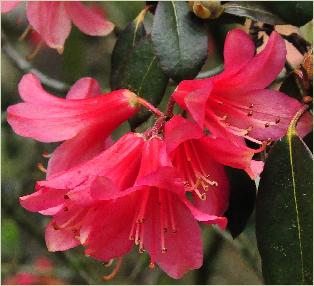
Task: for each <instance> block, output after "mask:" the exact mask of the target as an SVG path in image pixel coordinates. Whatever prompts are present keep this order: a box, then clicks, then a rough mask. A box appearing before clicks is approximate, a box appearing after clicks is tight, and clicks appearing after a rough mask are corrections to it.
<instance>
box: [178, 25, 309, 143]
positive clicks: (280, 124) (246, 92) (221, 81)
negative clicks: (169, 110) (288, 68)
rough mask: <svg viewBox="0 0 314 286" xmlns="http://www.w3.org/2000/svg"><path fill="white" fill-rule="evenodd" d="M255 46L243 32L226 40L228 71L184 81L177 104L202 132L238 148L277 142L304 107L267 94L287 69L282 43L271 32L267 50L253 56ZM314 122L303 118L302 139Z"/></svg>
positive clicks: (275, 93) (236, 31)
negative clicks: (264, 142) (206, 129)
mask: <svg viewBox="0 0 314 286" xmlns="http://www.w3.org/2000/svg"><path fill="white" fill-rule="evenodd" d="M254 52H255V46H254V43H253V41H252V40H251V39H250V37H249V36H248V35H247V34H246V33H245V32H244V31H242V30H240V29H234V30H232V31H230V32H229V33H228V35H227V38H226V41H225V47H224V62H225V70H224V71H223V72H222V73H221V74H219V75H216V76H213V77H211V78H207V79H199V80H184V81H182V82H181V83H180V84H179V85H178V87H177V89H176V90H175V92H174V93H173V98H174V99H175V101H176V102H177V103H178V104H179V105H180V106H181V107H182V108H183V109H186V110H188V111H189V113H190V114H191V116H192V117H193V119H194V120H195V121H196V122H197V123H198V124H199V126H200V127H206V128H208V130H209V131H210V132H211V133H212V134H213V135H214V136H217V137H222V138H226V139H228V140H230V141H231V142H233V143H234V144H235V145H238V146H241V145H243V144H244V141H243V139H242V138H246V139H249V140H251V141H253V142H256V143H261V142H260V141H261V140H277V139H279V138H281V137H282V136H284V134H285V133H286V130H287V127H288V125H289V123H290V121H291V119H292V117H293V116H294V115H295V114H296V112H297V111H298V110H299V109H300V107H301V103H300V102H298V101H297V100H296V99H293V98H291V97H289V96H287V95H285V94H283V93H281V92H278V91H274V90H268V89H265V88H266V87H267V86H268V85H270V84H271V82H272V81H273V80H274V79H275V78H276V76H277V75H278V74H279V72H280V71H281V70H282V69H283V67H284V63H285V58H286V48H285V42H284V40H283V39H282V38H281V37H280V36H279V34H278V33H276V32H273V33H272V34H271V36H270V38H269V40H268V43H267V45H266V47H265V48H264V50H263V51H262V52H260V53H259V54H257V55H255V56H254ZM311 126H312V116H311V115H310V114H309V113H306V114H304V116H303V118H302V119H301V120H300V122H299V124H298V131H299V134H300V135H302V136H304V135H305V134H306V133H308V132H309V131H310V130H311Z"/></svg>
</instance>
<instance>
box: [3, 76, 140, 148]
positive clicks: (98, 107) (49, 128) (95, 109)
mask: <svg viewBox="0 0 314 286" xmlns="http://www.w3.org/2000/svg"><path fill="white" fill-rule="evenodd" d="M19 92H20V94H21V97H22V99H24V101H25V102H24V103H19V104H16V105H13V106H10V107H9V108H8V122H9V124H10V125H11V126H12V128H13V130H14V131H15V132H16V133H17V134H19V135H21V136H25V137H31V138H34V139H36V140H39V141H42V142H57V141H62V140H67V139H71V138H73V137H75V136H76V135H77V134H78V133H79V132H80V131H81V130H83V129H86V128H90V127H91V126H99V127H102V128H103V132H106V133H107V134H109V133H110V132H112V131H113V129H115V128H116V127H117V126H118V125H119V124H121V123H122V122H123V121H125V120H126V119H128V118H129V117H130V116H132V115H133V114H135V113H136V112H137V110H138V109H137V107H136V106H134V105H133V104H132V102H130V100H132V99H133V98H134V96H135V95H134V93H132V92H130V91H128V90H125V89H121V90H117V91H113V92H111V93H109V94H103V95H101V96H95V97H91V98H86V99H80V100H78V99H76V100H71V99H63V98H58V97H55V96H53V95H51V94H49V93H47V92H45V91H44V90H43V88H42V86H41V84H40V82H39V80H38V79H37V78H36V77H35V76H34V75H32V74H27V75H25V76H24V77H23V78H22V80H21V82H20V84H19Z"/></svg>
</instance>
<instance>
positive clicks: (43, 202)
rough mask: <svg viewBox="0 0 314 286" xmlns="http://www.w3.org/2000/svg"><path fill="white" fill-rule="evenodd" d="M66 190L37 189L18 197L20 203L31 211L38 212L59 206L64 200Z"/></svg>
mask: <svg viewBox="0 0 314 286" xmlns="http://www.w3.org/2000/svg"><path fill="white" fill-rule="evenodd" d="M67 192H68V190H57V189H52V190H39V191H37V192H35V193H32V194H31V195H26V196H23V197H20V204H21V206H22V207H23V208H25V209H27V210H28V211H31V212H38V211H42V210H47V209H50V208H53V207H56V206H59V205H60V204H62V203H63V202H64V197H63V196H64V195H65V194H66V193H67Z"/></svg>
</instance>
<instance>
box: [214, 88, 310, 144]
mask: <svg viewBox="0 0 314 286" xmlns="http://www.w3.org/2000/svg"><path fill="white" fill-rule="evenodd" d="M209 103H210V107H211V108H212V109H213V110H215V112H216V113H218V114H224V115H226V116H227V118H228V119H227V122H228V123H229V124H231V126H235V127H237V128H240V129H244V130H245V129H247V130H250V131H249V133H248V135H249V136H250V137H253V138H256V139H259V140H267V139H272V140H278V139H279V138H281V137H283V136H284V135H285V134H286V131H287V128H288V125H289V123H290V121H291V120H292V118H293V116H294V115H295V114H296V113H297V111H298V110H299V109H300V108H301V107H302V104H301V103H300V102H299V101H297V100H296V99H294V98H292V97H289V96H287V95H286V94H284V93H281V92H279V91H275V90H267V89H264V90H255V91H250V92H246V93H240V94H238V95H237V96H234V95H227V94H225V95H224V101H223V103H224V104H223V105H219V104H216V103H214V101H210V100H209ZM298 128H299V129H298V130H299V131H300V135H302V136H305V135H306V134H307V133H308V132H310V131H311V129H312V116H311V115H310V114H309V113H308V112H307V113H306V114H305V115H304V116H303V118H302V119H301V120H300V121H299V124H298Z"/></svg>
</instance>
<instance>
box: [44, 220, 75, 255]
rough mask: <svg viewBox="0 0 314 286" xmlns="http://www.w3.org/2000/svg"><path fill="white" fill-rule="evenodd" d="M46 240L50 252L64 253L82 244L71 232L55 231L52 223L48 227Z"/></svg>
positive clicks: (64, 230)
mask: <svg viewBox="0 0 314 286" xmlns="http://www.w3.org/2000/svg"><path fill="white" fill-rule="evenodd" d="M45 239H46V245H47V248H48V250H49V251H64V250H67V249H70V248H73V247H75V246H78V245H79V244H80V242H79V240H78V239H76V238H75V235H74V234H73V232H71V230H68V229H60V230H55V229H54V227H53V225H52V222H50V223H49V224H48V225H47V227H46V233H45Z"/></svg>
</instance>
